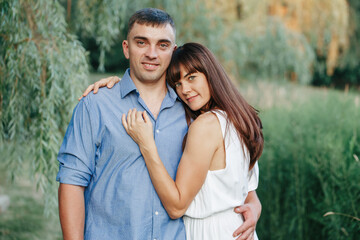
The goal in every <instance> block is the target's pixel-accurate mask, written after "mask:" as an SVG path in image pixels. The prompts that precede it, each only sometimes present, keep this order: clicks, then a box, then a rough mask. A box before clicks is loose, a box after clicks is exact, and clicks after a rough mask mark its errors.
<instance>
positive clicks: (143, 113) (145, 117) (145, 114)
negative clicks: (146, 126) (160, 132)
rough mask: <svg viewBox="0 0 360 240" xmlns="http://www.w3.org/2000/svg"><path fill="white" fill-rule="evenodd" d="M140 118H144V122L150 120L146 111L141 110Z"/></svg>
mask: <svg viewBox="0 0 360 240" xmlns="http://www.w3.org/2000/svg"><path fill="white" fill-rule="evenodd" d="M142 118H143V119H144V121H145V123H148V122H149V121H150V119H149V116H148V115H147V113H146V111H143V112H142Z"/></svg>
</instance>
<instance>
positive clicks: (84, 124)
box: [56, 100, 95, 186]
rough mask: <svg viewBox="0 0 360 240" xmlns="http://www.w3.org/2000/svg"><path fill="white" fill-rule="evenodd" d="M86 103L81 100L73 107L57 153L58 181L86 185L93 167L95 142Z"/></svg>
mask: <svg viewBox="0 0 360 240" xmlns="http://www.w3.org/2000/svg"><path fill="white" fill-rule="evenodd" d="M92 132H93V131H92V125H91V119H90V114H89V111H88V109H87V107H86V104H85V102H84V100H83V101H81V102H80V103H79V104H78V105H77V106H76V107H75V109H74V112H73V116H72V118H71V121H70V123H69V126H68V129H67V130H66V133H65V137H64V141H63V143H62V145H61V147H60V151H59V154H58V158H57V159H58V161H59V172H58V174H57V176H56V180H57V181H58V182H60V183H66V184H72V185H80V186H88V184H89V182H90V180H91V176H92V174H93V172H94V167H95V144H94V141H93V135H92Z"/></svg>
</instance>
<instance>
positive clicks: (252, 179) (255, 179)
mask: <svg viewBox="0 0 360 240" xmlns="http://www.w3.org/2000/svg"><path fill="white" fill-rule="evenodd" d="M258 185H259V165H258V163H257V162H256V163H255V165H254V167H253V168H252V169H251V170H250V171H249V173H248V191H249V192H250V191H254V190H256V189H257V187H258Z"/></svg>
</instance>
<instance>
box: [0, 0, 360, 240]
mask: <svg viewBox="0 0 360 240" xmlns="http://www.w3.org/2000/svg"><path fill="white" fill-rule="evenodd" d="M144 7H156V8H160V9H163V10H165V11H167V12H168V13H169V14H170V15H171V16H172V17H173V18H174V21H175V24H176V28H177V44H178V45H181V44H183V43H185V42H189V41H193V42H200V43H202V44H204V45H206V46H207V47H209V48H210V49H211V50H212V51H213V52H214V53H215V54H216V55H217V57H218V58H219V59H220V61H221V62H222V64H223V65H224V67H225V68H226V70H227V72H228V73H229V74H230V75H231V77H232V79H233V80H234V82H236V83H237V85H238V86H239V90H240V92H241V93H242V94H243V95H244V97H245V98H246V99H247V100H248V101H249V102H250V103H251V104H252V105H253V106H254V107H255V108H257V109H258V110H260V116H261V119H262V121H263V125H264V129H263V131H264V136H265V148H264V153H263V156H262V157H261V159H260V160H259V166H260V185H259V188H258V190H257V193H258V195H259V198H260V200H261V202H262V205H263V210H262V215H261V218H260V220H259V222H258V225H257V232H258V235H259V237H260V239H264V240H265V239H289V238H291V239H336V240H337V239H360V219H359V218H360V162H359V157H360V1H359V0H331V1H329V0H252V1H245V0H226V1H225V0H197V1H194V0H183V1H175V0H136V1H132V0H87V1H85V0H54V1H48V0H37V1H36V0H0V8H1V11H0V56H1V57H0V84H1V85H0V89H1V92H0V119H1V123H0V133H1V134H0V159H1V160H0V239H1V240H2V239H61V231H60V225H59V221H58V216H57V187H58V185H57V183H56V181H55V176H56V173H57V170H58V162H57V160H56V155H57V152H58V150H59V147H60V145H61V142H62V138H63V136H64V133H65V131H66V127H67V125H68V123H69V121H70V117H71V113H72V110H73V108H74V106H75V105H76V104H77V98H78V97H79V96H80V94H81V93H82V91H83V90H84V89H85V88H86V86H87V85H88V84H90V83H93V82H94V81H96V80H99V79H100V78H102V77H106V76H111V75H118V76H120V77H121V75H122V74H123V72H124V70H125V69H126V68H127V67H128V62H127V61H126V59H125V58H124V56H123V53H122V48H121V42H122V40H123V39H124V38H125V37H126V31H127V20H128V18H129V16H131V15H132V14H133V13H134V12H135V11H136V10H139V9H141V8H144Z"/></svg>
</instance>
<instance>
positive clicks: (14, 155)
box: [0, 0, 88, 209]
mask: <svg viewBox="0 0 360 240" xmlns="http://www.w3.org/2000/svg"><path fill="white" fill-rule="evenodd" d="M0 6H1V12H0V24H1V25H0V45H1V48H0V54H1V57H0V82H1V86H0V88H1V92H0V94H1V95H0V117H1V124H0V132H1V134H0V145H1V147H0V152H1V154H2V156H6V158H5V157H4V159H3V158H2V159H3V160H4V161H5V162H6V164H7V167H8V170H9V171H10V172H11V173H12V176H16V175H20V176H22V175H24V174H25V172H26V171H28V170H29V171H30V173H31V175H32V176H33V179H34V180H35V181H36V183H37V186H38V187H39V188H40V190H42V191H45V193H46V194H47V195H49V193H50V192H52V191H54V190H55V189H56V182H55V176H56V172H57V169H58V163H57V161H56V155H57V152H58V150H59V147H60V144H61V141H62V136H63V134H64V131H65V127H66V125H67V123H68V121H69V117H70V114H71V111H72V109H73V107H74V103H75V102H76V96H78V95H79V93H80V92H79V86H81V85H83V84H82V83H84V81H85V80H86V77H87V73H88V68H87V62H86V54H85V50H84V49H83V47H82V46H81V44H80V42H78V41H77V40H76V37H75V36H74V35H72V34H69V33H67V24H66V22H65V11H64V8H63V7H62V6H61V5H60V4H59V3H58V2H57V1H47V0H1V1H0ZM85 83H86V82H85ZM54 196H55V195H54ZM45 200H46V205H49V204H50V205H52V204H55V203H56V198H55V197H47V198H45ZM46 209H51V208H46Z"/></svg>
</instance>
